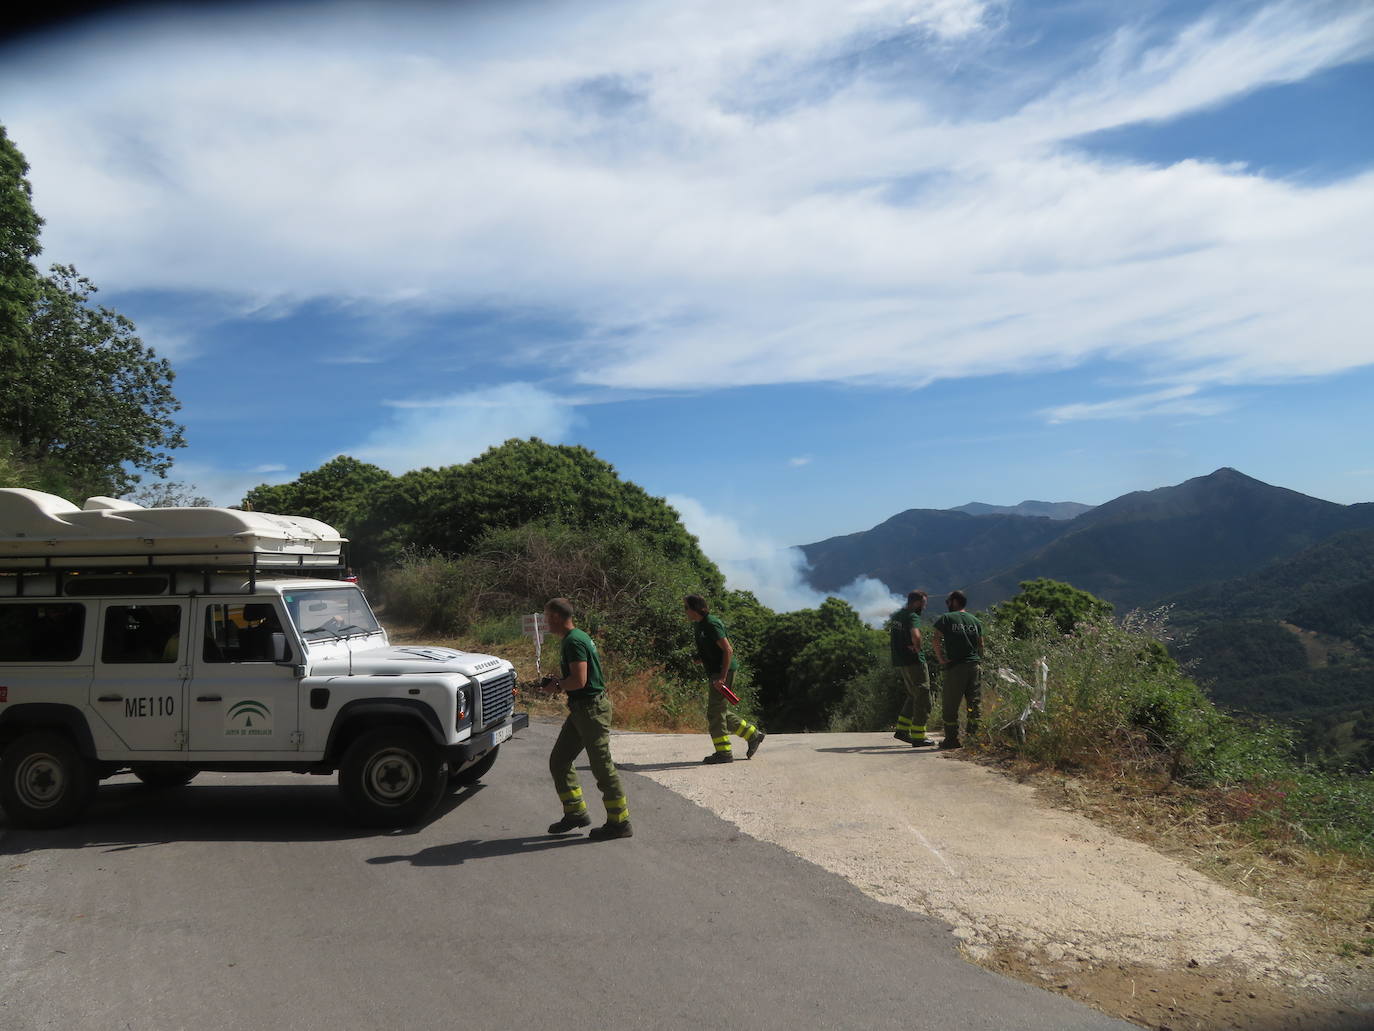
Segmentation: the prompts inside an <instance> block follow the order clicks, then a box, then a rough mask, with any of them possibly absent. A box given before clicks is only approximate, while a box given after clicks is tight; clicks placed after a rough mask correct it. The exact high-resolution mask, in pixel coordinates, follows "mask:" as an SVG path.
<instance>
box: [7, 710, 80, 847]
mask: <svg viewBox="0 0 1374 1031" xmlns="http://www.w3.org/2000/svg"><path fill="white" fill-rule="evenodd" d="M98 783H99V778H98V776H97V774H96V770H95V767H94V766H93V765H92V764H91V763H88V762H87V761H86V760H85V759H84V758H82V755H81V753H80V752H79V751H77V749H76V745H75V744H73V743H72V740H71V738H69V737H67V736H66V735H65V734H61V733H57V732H55V731H50V730H35V731H30V732H29V733H27V734H24V735H23V736H21V737H19V738H16V739H15V740H14V741H13V742H11V743H10V744H9V746H8V747H6V749H5V754H4V755H3V756H0V806H3V807H4V810H5V815H6V816H8V817H9V822H10V823H12V824H13V825H14V826H16V827H40V828H46V827H63V826H65V825H67V824H69V823H71V822H72V821H74V820H75V819H77V817H79V816H80V815H81V814H82V813H83V812H85V811H86V807H87V806H88V805H90V804H91V798H92V796H93V795H94V794H95V788H96V785H97V784H98Z"/></svg>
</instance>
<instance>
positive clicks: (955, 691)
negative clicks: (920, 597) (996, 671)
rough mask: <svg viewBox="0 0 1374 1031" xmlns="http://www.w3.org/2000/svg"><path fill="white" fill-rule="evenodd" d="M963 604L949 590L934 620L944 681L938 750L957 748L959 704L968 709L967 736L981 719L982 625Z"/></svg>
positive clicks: (960, 595) (958, 594) (962, 598)
mask: <svg viewBox="0 0 1374 1031" xmlns="http://www.w3.org/2000/svg"><path fill="white" fill-rule="evenodd" d="M967 604H968V598H966V597H965V596H964V592H963V591H951V592H950V594H949V597H948V598H946V599H945V607H946V608H948V609H949V611H948V612H946V613H945V614H944V615H943V616H941V617H940V618H939V619H937V620H936V621H935V657H936V658H937V659H939V660H940V669H941V670H942V671H943V674H944V681H945V690H944V697H943V698H942V699H941V701H942V708H943V709H944V712H943V713H942V714H941V715H942V716H943V717H944V721H945V738H944V740H943V741H941V742H940V749H941V751H944V750H946V749H950V748H958V747H959V703H960V702H964V703H965V705H966V707H967V710H968V721H967V728H966V729H967V732H968V735H969V737H972V736H973V735H974V734H976V733H978V723H979V719H980V718H981V716H982V703H983V692H982V686H983V683H982V668H981V666H980V663H981V662H982V659H983V625H982V624H981V623H979V622H978V620H977V618H976V617H975V616H973V615H971V614H970V613H968V612H965V611H964V606H966V605H967Z"/></svg>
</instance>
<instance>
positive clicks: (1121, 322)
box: [0, 0, 1374, 464]
mask: <svg viewBox="0 0 1374 1031" xmlns="http://www.w3.org/2000/svg"><path fill="white" fill-rule="evenodd" d="M1140 10H1142V11H1144V12H1145V13H1137V14H1135V15H1133V16H1132V19H1131V20H1130V23H1129V24H1125V23H1123V24H1120V25H1118V26H1117V27H1116V28H1115V29H1112V30H1110V31H1106V32H1104V33H1102V34H1100V35H1099V36H1097V37H1095V38H1092V39H1089V40H1087V41H1086V42H1084V43H1082V44H1081V45H1079V46H1075V47H1072V48H1065V50H1063V51H1062V52H1059V53H1058V54H1057V55H1053V56H1044V55H1041V56H1037V57H1026V56H1023V55H1022V54H1020V53H1019V52H1018V50H1017V49H1016V47H1015V46H1012V45H1011V44H1009V43H1008V42H1007V40H1008V33H1009V32H1010V31H1011V30H1010V29H1009V25H1011V26H1014V22H1015V19H1016V17H1017V16H1018V13H1019V12H1018V9H1017V8H1015V7H1013V6H1009V5H1007V4H1003V3H996V2H992V0H868V2H865V3H861V4H834V3H831V2H826V0H787V2H783V0H776V2H772V0H769V2H764V0H759V2H755V3H744V4H741V3H733V2H730V3H727V2H725V0H699V2H696V3H667V2H663V3H646V2H633V3H631V2H628V0H626V2H615V0H611V2H603V3H590V4H580V5H572V6H560V5H550V6H548V7H547V8H546V9H545V10H544V11H543V14H542V16H541V17H539V18H529V17H526V16H525V14H524V12H523V8H522V9H521V10H520V11H517V10H515V9H514V8H511V9H509V10H507V9H505V8H501V7H497V6H489V7H482V8H476V7H474V8H471V9H469V8H468V7H466V6H464V7H461V8H454V9H444V8H437V7H421V6H416V7H407V6H400V5H397V6H395V7H394V8H393V9H390V12H391V13H389V14H388V16H387V17H386V18H384V19H383V18H382V17H381V16H380V15H374V14H370V13H368V9H366V8H360V7H340V8H337V9H332V10H331V9H328V8H323V9H312V11H311V13H310V16H309V17H308V18H306V17H305V16H303V15H302V14H301V13H300V12H294V13H293V11H292V9H287V12H286V13H282V14H275V15H273V14H262V13H254V14H253V15H252V16H248V15H244V16H240V17H229V16H223V15H221V16H215V18H214V19H212V20H210V21H207V22H204V23H202V24H199V25H193V26H192V27H191V28H186V27H182V28H178V27H176V26H175V25H170V24H168V25H166V26H165V27H163V28H162V29H160V30H158V31H153V30H152V29H150V27H149V26H150V25H159V24H161V23H158V22H156V21H155V20H154V21H153V22H149V21H147V20H144V21H140V22H137V23H134V27H131V28H129V29H128V30H127V35H126V37H125V38H123V39H119V38H118V37H117V36H116V38H115V41H114V42H112V43H110V45H108V46H107V47H106V48H105V49H104V50H103V51H101V53H100V55H99V56H97V57H92V56H91V54H90V52H89V51H88V50H84V51H83V50H81V49H79V48H76V47H73V48H70V49H66V50H64V49H63V48H62V46H61V45H60V43H58V42H53V43H50V44H47V46H46V48H43V49H41V50H40V51H36V52H35V53H34V54H32V55H28V56H27V57H26V56H25V55H17V58H24V59H22V60H21V59H15V60H9V61H6V62H5V65H6V68H7V70H6V71H3V72H0V88H2V89H3V91H4V93H5V95H6V97H7V108H8V110H7V117H8V121H9V124H10V128H11V130H12V135H13V136H14V137H15V138H16V139H17V140H18V141H19V142H20V145H21V146H22V147H23V149H24V150H25V152H26V153H27V155H28V157H29V158H30V160H31V161H32V163H33V166H34V173H33V181H34V186H35V194H36V199H37V203H38V206H39V208H40V210H41V211H43V213H44V214H45V215H46V216H47V218H48V227H47V229H46V236H45V240H46V242H47V245H48V247H49V250H50V251H51V252H53V253H57V254H60V255H62V256H63V258H64V260H74V261H76V262H77V263H78V264H79V265H81V266H82V267H83V269H84V270H86V271H88V272H90V273H92V274H94V275H96V276H97V277H98V278H99V279H100V280H101V281H102V282H103V283H105V284H106V285H108V286H110V287H119V288H125V289H128V288H147V289H159V290H184V291H217V292H228V293H230V294H234V295H239V296H242V297H244V298H251V299H253V303H255V304H259V305H262V306H265V307H266V308H269V309H270V308H271V307H272V306H277V307H280V306H287V307H289V306H291V305H293V304H296V303H299V302H301V301H304V300H307V299H312V298H321V297H324V298H339V299H352V300H353V301H355V302H356V303H357V304H359V305H364V306H365V305H367V304H369V303H370V304H375V305H387V306H393V307H405V306H413V307H423V308H426V309H430V310H433V309H439V310H442V309H444V308H447V307H452V308H461V307H465V306H484V307H496V308H501V307H503V306H506V307H510V308H513V309H521V310H529V309H537V310H540V311H549V312H554V313H557V314H558V315H559V316H560V317H561V318H563V319H565V320H566V323H567V324H568V325H570V326H576V327H577V331H576V335H575V337H573V338H572V339H568V340H564V341H559V342H558V343H557V344H556V345H555V346H550V347H548V348H545V349H544V350H542V351H539V350H537V349H536V350H532V351H531V353H530V355H529V360H530V361H539V362H543V363H547V365H548V366H549V367H550V368H551V369H559V368H566V369H575V370H576V371H575V374H574V375H575V376H576V379H577V380H579V381H580V382H582V383H583V384H585V385H586V386H587V387H588V388H589V389H598V388H606V387H612V388H619V389H626V390H638V391H653V390H681V389H697V388H711V387H716V386H719V385H722V384H732V385H737V384H776V383H799V382H819V381H848V382H878V383H883V384H887V385H901V386H918V385H921V384H925V383H929V382H932V381H934V380H937V379H947V378H957V377H968V376H977V375H980V374H983V373H987V372H990V371H999V372H1005V371H1027V370H1044V369H1057V368H1065V367H1069V366H1073V365H1076V364H1080V363H1084V362H1086V361H1089V360H1092V359H1096V358H1103V357H1106V358H1111V359H1115V360H1124V361H1128V362H1131V363H1134V364H1136V365H1138V366H1139V367H1141V368H1142V369H1143V370H1145V372H1146V373H1147V374H1148V375H1149V376H1150V377H1152V378H1154V379H1155V380H1156V381H1160V382H1166V383H1167V382H1171V381H1176V382H1177V381H1186V382H1188V383H1190V384H1197V385H1202V384H1209V383H1211V384H1216V383H1239V382H1248V381H1253V380H1256V379H1274V378H1286V377H1300V376H1310V375H1321V374H1327V373H1334V372H1339V371H1341V370H1343V369H1349V368H1352V367H1355V366H1359V365H1364V364H1369V363H1371V362H1374V343H1371V340H1370V338H1369V335H1368V333H1367V331H1366V329H1365V328H1364V327H1367V326H1368V325H1370V324H1371V323H1374V299H1371V295H1370V291H1369V290H1368V289H1367V284H1368V282H1370V281H1371V280H1372V279H1374V172H1367V173H1365V174H1363V175H1358V176H1354V177H1352V178H1348V179H1346V180H1343V181H1340V182H1335V183H1328V184H1323V185H1311V184H1306V183H1303V182H1300V181H1290V180H1281V179H1274V178H1267V177H1264V176H1260V175H1257V174H1254V173H1252V172H1250V171H1249V170H1247V169H1245V168H1243V167H1238V166H1230V165H1219V164H1215V163H1210V162H1207V161H1204V160H1190V161H1183V162H1180V163H1177V164H1173V165H1170V166H1167V167H1160V166H1155V165H1152V164H1149V163H1147V162H1131V161H1127V160H1125V159H1113V160H1103V159H1098V158H1094V157H1092V156H1090V155H1089V154H1087V153H1085V152H1083V151H1082V150H1080V149H1079V148H1078V147H1077V146H1076V145H1075V140H1076V139H1077V138H1078V137H1080V136H1082V135H1083V134H1086V133H1091V132H1094V131H1097V130H1101V129H1105V128H1112V127H1119V126H1122V125H1130V124H1134V123H1141V122H1146V121H1150V122H1159V121H1166V120H1168V119H1170V118H1174V117H1177V116H1179V115H1181V114H1185V113H1188V112H1191V111H1196V110H1199V109H1201V108H1205V107H1208V106H1212V105H1216V104H1218V103H1223V102H1225V101H1226V100H1227V99H1229V98H1234V97H1237V96H1241V95H1244V94H1245V93H1247V92H1250V91H1253V90H1256V89H1259V88H1261V87H1263V86H1266V85H1271V84H1274V83H1283V82H1290V81H1297V80H1300V79H1302V78H1304V77H1306V76H1309V75H1311V74H1313V73H1314V72H1317V71H1319V70H1322V69H1325V68H1331V67H1334V66H1336V65H1339V64H1341V63H1343V62H1349V61H1354V60H1360V59H1364V58H1367V57H1368V56H1369V55H1370V54H1371V53H1374V8H1371V7H1370V6H1369V5H1368V4H1365V3H1360V2H1358V0H1350V2H1323V3H1319V4H1298V3H1290V2H1277V3H1271V4H1267V5H1259V6H1252V5H1245V6H1243V7H1231V6H1226V5H1222V6H1215V7H1203V8H1201V9H1200V11H1199V13H1198V14H1197V15H1196V16H1194V17H1193V18H1192V20H1183V21H1179V20H1160V18H1162V17H1163V16H1162V15H1159V13H1158V12H1159V11H1160V10H1162V9H1161V8H1150V7H1146V8H1142V9H1140ZM320 11H325V12H327V13H324V14H320V13H319V12H320ZM1151 12H1154V15H1155V17H1153V18H1152V17H1151ZM208 17H209V16H207V18H208ZM209 29H213V30H214V31H208V30H209ZM112 31H113V30H112ZM115 43H119V44H120V45H115ZM1084 55H1089V56H1087V58H1086V59H1085V56H1084ZM965 61H967V62H971V63H972V64H973V65H974V66H975V67H977V68H979V69H982V70H985V72H984V74H985V75H986V76H987V77H988V78H989V79H990V80H991V81H995V83H996V86H997V91H996V96H995V99H994V100H989V98H988V96H987V95H985V91H983V90H981V89H980V87H979V77H978V76H976V75H974V76H961V75H960V74H958V72H959V69H960V68H961V67H963V62H965ZM211 63H212V64H213V66H214V67H215V68H216V74H215V75H214V76H206V75H204V73H203V69H204V67H206V66H207V64H211ZM994 68H995V69H996V71H995V72H994ZM207 241H211V242H213V246H207V245H206V242H207ZM1301 340H1320V341H1322V346H1321V347H1320V348H1309V347H1295V346H1294V342H1295V341H1301ZM490 346H492V347H498V346H499V344H495V343H494V344H492V345H490ZM913 354H917V355H919V356H920V360H919V361H911V360H909V358H910V356H911V355H913ZM1148 396H1149V395H1145V397H1147V398H1148ZM1205 404H1206V402H1204V401H1202V400H1200V399H1199V398H1197V397H1196V396H1194V395H1179V396H1177V397H1166V398H1160V399H1158V400H1155V401H1150V400H1140V399H1136V400H1134V401H1132V400H1130V399H1126V400H1123V401H1117V402H1111V401H1108V402H1103V403H1102V404H1101V405H1096V403H1087V404H1086V405H1084V406H1067V407H1066V408H1065V412H1067V415H1065V416H1064V418H1109V417H1122V415H1123V414H1124V415H1125V416H1129V417H1139V415H1140V414H1145V413H1148V412H1166V411H1169V407H1168V406H1169V405H1173V406H1175V407H1177V406H1185V407H1186V406H1188V405H1192V406H1193V408H1194V410H1195V412H1200V411H1201V408H1202V407H1203V406H1205ZM1095 408H1096V409H1097V410H1098V414H1093V411H1094V409H1095ZM458 410H460V409H455V411H458ZM1111 413H1116V414H1115V415H1114V414H1111ZM1131 413H1136V414H1135V415H1134V416H1131ZM415 418H416V419H417V420H418V419H419V417H418V416H416V417H415ZM445 418H448V419H449V420H450V423H449V424H445V423H444V422H443V421H442V419H441V417H440V416H437V415H436V416H434V417H432V418H431V419H429V420H428V421H425V422H423V423H421V422H419V421H417V422H415V423H413V424H410V423H406V422H405V420H404V419H403V418H401V417H399V416H398V417H397V419H396V420H395V421H393V422H392V423H391V424H390V425H389V427H387V428H384V429H382V430H379V431H378V433H379V434H380V436H379V438H378V439H377V440H376V441H372V442H370V443H369V446H371V447H372V448H373V449H374V450H373V452H372V453H373V454H374V455H377V456H386V458H387V461H397V460H399V458H398V457H397V456H398V455H399V454H400V452H398V451H396V450H395V447H394V446H395V445H398V444H399V443H401V442H402V440H403V439H411V440H422V439H423V440H429V439H431V437H432V438H433V442H434V445H435V446H434V447H433V448H432V449H430V448H421V449H417V453H418V451H419V450H432V451H434V452H435V453H436V454H437V453H438V452H439V451H440V450H441V448H440V441H439V437H440V436H442V434H443V432H444V431H443V429H442V427H443V426H444V425H452V426H453V427H454V429H455V432H457V433H458V435H459V436H461V435H462V434H461V426H460V425H459V423H460V422H461V420H459V422H458V423H455V422H454V421H453V420H457V419H458V416H457V415H455V414H454V413H453V412H450V413H448V415H447V416H445ZM525 421H528V420H525ZM514 422H521V420H514ZM535 422H536V423H539V425H541V426H542V425H544V424H543V423H540V422H539V420H535ZM564 425H565V424H564V423H562V422H555V423H553V424H551V426H550V428H552V429H557V428H558V427H561V426H564ZM459 450H463V449H462V448H460V449H459ZM378 460H380V459H378ZM383 464H385V463H383Z"/></svg>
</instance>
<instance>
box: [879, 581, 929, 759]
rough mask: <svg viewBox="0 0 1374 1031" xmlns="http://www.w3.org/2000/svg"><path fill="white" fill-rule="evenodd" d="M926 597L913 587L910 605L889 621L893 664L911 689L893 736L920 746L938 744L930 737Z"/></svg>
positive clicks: (907, 600) (903, 681)
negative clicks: (924, 640) (924, 637)
mask: <svg viewBox="0 0 1374 1031" xmlns="http://www.w3.org/2000/svg"><path fill="white" fill-rule="evenodd" d="M926 597H927V595H926V592H925V591H912V592H911V593H910V594H908V595H907V596H906V605H905V606H904V607H902V608H900V609H898V610H897V611H896V612H894V613H892V618H891V619H889V620H888V621H887V630H888V634H889V637H890V643H891V649H892V665H893V666H894V667H896V669H897V672H898V673H900V674H901V676H902V683H903V684H905V685H906V692H907V699H906V703H905V704H904V705H903V706H902V712H901V715H900V716H898V717H897V733H895V734H893V735H892V736H893V737H895V738H896V739H897V740H898V741H905V742H907V744H910V745H914V746H916V747H917V748H921V747H924V746H925V745H933V744H935V742H934V741H932V740H931V739H930V738H928V737H926V720H927V719H928V718H929V716H930V670H929V669H928V668H927V666H926V656H925V648H924V645H923V644H922V641H921V611H922V610H923V609H924V608H925V607H926Z"/></svg>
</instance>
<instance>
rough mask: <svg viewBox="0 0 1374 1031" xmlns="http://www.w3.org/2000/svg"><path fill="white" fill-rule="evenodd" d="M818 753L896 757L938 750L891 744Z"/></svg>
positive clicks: (827, 750) (931, 752)
mask: <svg viewBox="0 0 1374 1031" xmlns="http://www.w3.org/2000/svg"><path fill="white" fill-rule="evenodd" d="M816 751H818V752H835V753H838V754H840V755H896V754H899V753H901V752H911V753H913V754H915V755H934V754H935V753H936V752H937V751H939V749H938V748H936V747H935V746H934V745H930V746H928V747H925V748H912V747H911V746H910V745H903V744H891V745H851V746H849V747H846V748H817V749H816Z"/></svg>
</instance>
